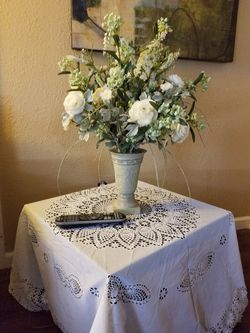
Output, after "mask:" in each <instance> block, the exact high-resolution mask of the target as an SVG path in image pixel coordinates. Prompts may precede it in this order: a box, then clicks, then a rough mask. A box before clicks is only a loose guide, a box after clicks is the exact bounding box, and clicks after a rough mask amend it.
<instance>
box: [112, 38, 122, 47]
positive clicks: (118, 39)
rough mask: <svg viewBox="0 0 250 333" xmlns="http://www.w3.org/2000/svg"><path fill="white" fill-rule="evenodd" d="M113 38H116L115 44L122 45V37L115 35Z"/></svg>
mask: <svg viewBox="0 0 250 333" xmlns="http://www.w3.org/2000/svg"><path fill="white" fill-rule="evenodd" d="M113 39H114V42H115V45H116V46H117V47H120V45H121V42H120V37H119V36H118V35H113Z"/></svg>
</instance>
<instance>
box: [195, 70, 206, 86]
mask: <svg viewBox="0 0 250 333" xmlns="http://www.w3.org/2000/svg"><path fill="white" fill-rule="evenodd" d="M203 76H204V73H203V72H201V73H200V75H199V76H198V77H197V78H196V79H195V80H194V82H193V83H194V85H197V84H198V83H199V82H200V81H201V80H202V78H203Z"/></svg>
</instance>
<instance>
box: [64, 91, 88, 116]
mask: <svg viewBox="0 0 250 333" xmlns="http://www.w3.org/2000/svg"><path fill="white" fill-rule="evenodd" d="M63 105H64V108H65V111H66V112H67V113H68V114H69V115H70V116H71V117H73V116H75V115H77V114H79V113H81V112H82V111H83V109H84V106H85V98H84V96H83V93H82V92H81V91H70V92H69V93H68V95H67V96H66V97H65V100H64V103H63Z"/></svg>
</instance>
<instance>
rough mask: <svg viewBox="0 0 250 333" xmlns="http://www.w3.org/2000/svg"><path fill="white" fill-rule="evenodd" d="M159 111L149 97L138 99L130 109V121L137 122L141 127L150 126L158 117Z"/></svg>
mask: <svg viewBox="0 0 250 333" xmlns="http://www.w3.org/2000/svg"><path fill="white" fill-rule="evenodd" d="M157 116H158V113H157V111H156V110H155V108H154V107H153V106H152V105H151V104H150V100H149V99H143V100H142V101H136V102H134V104H133V105H132V107H131V109H130V110H129V117H130V118H129V119H128V122H132V123H137V124H138V125H139V127H143V126H148V125H149V124H151V122H153V121H154V120H156V119H157Z"/></svg>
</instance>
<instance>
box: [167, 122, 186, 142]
mask: <svg viewBox="0 0 250 333" xmlns="http://www.w3.org/2000/svg"><path fill="white" fill-rule="evenodd" d="M188 134H189V125H181V124H178V125H177V127H176V130H175V132H174V133H173V134H172V135H171V139H172V142H173V143H182V142H183V141H185V140H186V138H187V137H188Z"/></svg>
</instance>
